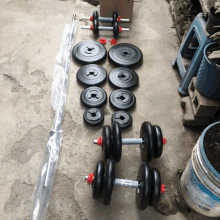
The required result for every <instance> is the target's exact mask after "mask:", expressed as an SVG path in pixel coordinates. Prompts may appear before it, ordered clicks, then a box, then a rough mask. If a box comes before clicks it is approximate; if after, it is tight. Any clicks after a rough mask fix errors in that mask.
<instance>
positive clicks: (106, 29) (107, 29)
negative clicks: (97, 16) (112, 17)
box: [99, 26, 113, 31]
mask: <svg viewBox="0 0 220 220" xmlns="http://www.w3.org/2000/svg"><path fill="white" fill-rule="evenodd" d="M99 30H103V31H113V27H106V26H99Z"/></svg>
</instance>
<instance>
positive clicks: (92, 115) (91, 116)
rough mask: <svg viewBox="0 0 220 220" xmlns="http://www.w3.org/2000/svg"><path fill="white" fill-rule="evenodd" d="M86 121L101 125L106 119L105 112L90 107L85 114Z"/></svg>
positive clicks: (93, 124) (90, 123) (89, 123)
mask: <svg viewBox="0 0 220 220" xmlns="http://www.w3.org/2000/svg"><path fill="white" fill-rule="evenodd" d="M83 119H84V122H85V123H86V124H88V125H92V126H96V125H100V124H101V123H102V122H103V121H104V114H103V112H102V110H101V109H98V108H89V109H87V110H86V111H85V112H84V114H83Z"/></svg>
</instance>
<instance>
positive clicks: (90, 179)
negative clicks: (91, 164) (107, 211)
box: [85, 158, 166, 210]
mask: <svg viewBox="0 0 220 220" xmlns="http://www.w3.org/2000/svg"><path fill="white" fill-rule="evenodd" d="M85 180H87V183H88V184H89V185H92V188H93V193H92V196H93V199H99V198H101V199H102V203H103V205H109V204H110V202H111V195H112V190H113V186H124V187H131V188H136V205H137V207H138V208H139V209H140V210H144V209H146V208H147V206H148V205H149V206H155V205H156V204H157V202H158V201H159V199H160V196H161V193H164V192H165V191H166V187H165V185H163V184H161V178H160V172H159V171H158V170H157V169H150V166H149V164H148V163H141V165H140V167H139V171H138V175H137V180H126V179H118V178H115V161H114V160H113V159H112V158H110V159H108V160H107V163H106V167H105V169H104V161H102V160H100V161H98V163H97V165H96V168H95V170H94V173H92V174H89V175H88V176H86V177H85Z"/></svg>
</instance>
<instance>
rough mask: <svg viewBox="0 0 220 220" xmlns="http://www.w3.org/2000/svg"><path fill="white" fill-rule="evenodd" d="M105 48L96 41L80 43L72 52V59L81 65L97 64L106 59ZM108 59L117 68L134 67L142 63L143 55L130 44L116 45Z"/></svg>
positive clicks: (110, 51)
mask: <svg viewBox="0 0 220 220" xmlns="http://www.w3.org/2000/svg"><path fill="white" fill-rule="evenodd" d="M106 56H107V50H106V48H105V47H104V46H103V45H102V44H100V43H99V42H96V41H82V42H80V43H78V44H76V45H75V46H74V47H73V50H72V57H73V59H74V60H75V61H76V62H78V63H80V64H83V65H86V64H97V63H99V62H101V61H103V60H105V59H106ZM108 56H109V59H110V61H111V62H112V63H114V64H115V65H117V66H123V67H134V66H136V65H138V64H139V63H141V62H142V60H143V54H142V52H141V50H140V49H139V48H137V47H136V46H134V45H132V44H125V43H123V44H116V45H114V46H113V47H112V48H111V49H110V50H109V53H108Z"/></svg>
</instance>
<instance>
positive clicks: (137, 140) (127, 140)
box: [121, 138, 143, 145]
mask: <svg viewBox="0 0 220 220" xmlns="http://www.w3.org/2000/svg"><path fill="white" fill-rule="evenodd" d="M121 142H122V144H125V145H134V144H143V139H142V138H122V139H121Z"/></svg>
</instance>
